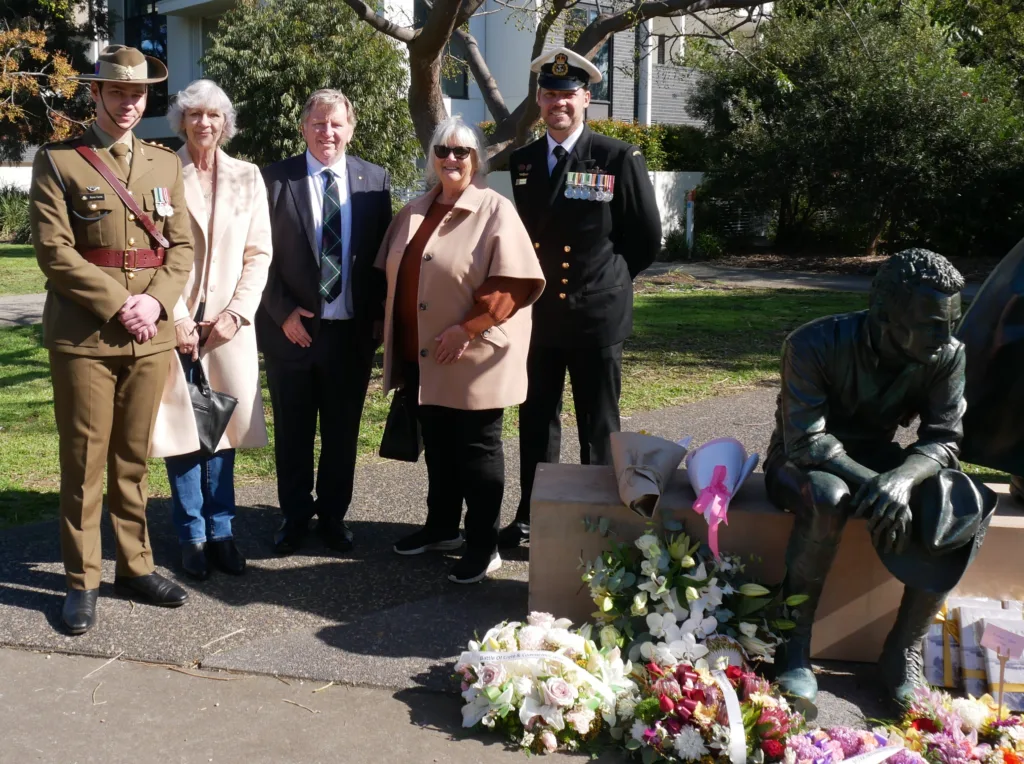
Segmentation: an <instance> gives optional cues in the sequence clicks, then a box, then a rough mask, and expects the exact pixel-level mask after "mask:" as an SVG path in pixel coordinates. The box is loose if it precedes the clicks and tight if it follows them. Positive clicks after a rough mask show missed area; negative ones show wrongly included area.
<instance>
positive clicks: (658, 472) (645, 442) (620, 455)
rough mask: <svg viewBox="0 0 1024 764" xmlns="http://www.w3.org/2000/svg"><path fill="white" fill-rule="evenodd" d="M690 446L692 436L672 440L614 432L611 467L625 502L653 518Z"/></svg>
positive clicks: (641, 434)
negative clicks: (674, 441) (666, 488)
mask: <svg viewBox="0 0 1024 764" xmlns="http://www.w3.org/2000/svg"><path fill="white" fill-rule="evenodd" d="M689 445H690V438H684V439H683V440H680V441H677V442H676V443H673V442H672V441H670V440H665V439H664V438H658V437H656V436H654V435H647V434H646V433H642V432H613V433H612V435H611V448H612V469H614V470H615V479H616V481H617V482H618V486H619V498H620V499H622V503H623V504H625V505H626V506H627V507H629V508H630V509H632V510H633V511H634V512H636V513H637V514H638V515H640V516H642V517H646V518H647V519H650V518H652V517H654V513H655V511H657V509H658V503H659V502H660V501H661V495H662V493H664V491H665V487H666V486H667V485H668V481H669V479H670V478H671V477H672V475H673V474H675V471H676V469H678V467H679V464H680V462H682V461H683V457H684V456H686V449H687V448H688V447H689Z"/></svg>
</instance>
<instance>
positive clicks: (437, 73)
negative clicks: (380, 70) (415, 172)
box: [409, 44, 448, 151]
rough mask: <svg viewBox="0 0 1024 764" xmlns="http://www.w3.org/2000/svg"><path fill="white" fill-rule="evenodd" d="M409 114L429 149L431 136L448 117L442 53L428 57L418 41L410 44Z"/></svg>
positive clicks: (418, 136) (417, 135) (425, 146)
mask: <svg viewBox="0 0 1024 764" xmlns="http://www.w3.org/2000/svg"><path fill="white" fill-rule="evenodd" d="M409 115H410V116H411V117H412V124H413V127H415V128H416V139H417V140H418V141H419V142H420V146H422V147H423V150H424V151H426V150H427V149H428V148H429V147H430V137H431V136H432V135H433V134H434V130H435V129H436V128H437V126H438V125H439V124H441V122H443V121H444V120H445V119H446V118H447V117H448V113H447V112H446V111H445V109H444V101H443V100H442V98H441V57H440V56H436V57H434V58H432V59H427V60H424V57H423V56H421V55H417V51H416V46H415V44H413V45H410V46H409Z"/></svg>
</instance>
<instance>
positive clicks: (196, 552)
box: [181, 544, 210, 581]
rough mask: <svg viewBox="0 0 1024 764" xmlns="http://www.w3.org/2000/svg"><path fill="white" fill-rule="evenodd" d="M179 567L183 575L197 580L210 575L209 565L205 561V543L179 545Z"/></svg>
mask: <svg viewBox="0 0 1024 764" xmlns="http://www.w3.org/2000/svg"><path fill="white" fill-rule="evenodd" d="M181 569H182V570H184V571H185V575H187V576H188V577H189V578H194V579H196V580H197V581H205V580H206V579H208V578H209V577H210V565H209V563H207V561H206V544H183V545H182V547H181Z"/></svg>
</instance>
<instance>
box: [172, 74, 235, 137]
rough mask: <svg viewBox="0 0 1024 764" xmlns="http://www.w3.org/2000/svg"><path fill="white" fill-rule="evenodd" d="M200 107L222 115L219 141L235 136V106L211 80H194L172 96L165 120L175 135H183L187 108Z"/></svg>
mask: <svg viewBox="0 0 1024 764" xmlns="http://www.w3.org/2000/svg"><path fill="white" fill-rule="evenodd" d="M200 108H202V109H211V110H213V111H219V112H220V113H221V114H222V115H223V117H224V132H223V133H222V134H221V138H220V142H221V143H224V142H225V141H229V140H231V139H232V138H234V137H235V107H234V106H232V105H231V99H230V98H228V94H227V93H225V92H224V91H223V90H221V88H220V85H218V84H217V83H216V82H214V81H213V80H196V81H195V82H193V83H191V84H190V85H189V86H188V87H187V88H185V89H184V90H182V91H180V92H179V93H178V95H176V96H175V97H174V103H172V104H171V107H170V108H169V109H168V110H167V121H168V122H170V123H171V130H173V131H174V134H175V135H177V136H178V137H179V138H184V137H185V124H184V122H185V115H186V114H188V112H189V109H200Z"/></svg>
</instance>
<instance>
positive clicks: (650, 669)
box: [647, 661, 665, 677]
mask: <svg viewBox="0 0 1024 764" xmlns="http://www.w3.org/2000/svg"><path fill="white" fill-rule="evenodd" d="M647 673H649V674H650V675H651V676H659V677H660V676H665V672H664V671H662V670H661V667H660V666H658V664H657V663H655V662H654V661H651V662H650V663H648V664H647Z"/></svg>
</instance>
